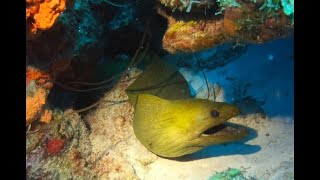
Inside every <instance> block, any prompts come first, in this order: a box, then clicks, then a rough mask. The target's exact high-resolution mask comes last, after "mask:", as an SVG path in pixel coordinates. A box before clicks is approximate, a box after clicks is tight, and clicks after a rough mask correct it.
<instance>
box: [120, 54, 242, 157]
mask: <svg viewBox="0 0 320 180" xmlns="http://www.w3.org/2000/svg"><path fill="white" fill-rule="evenodd" d="M126 92H127V94H128V96H129V99H130V102H131V103H132V104H133V105H134V109H135V111H134V119H133V129H134V133H135V135H136V137H137V139H138V140H139V141H140V142H141V144H143V145H144V146H145V147H146V148H147V149H148V150H150V151H151V152H153V153H154V154H157V155H159V156H162V157H179V156H183V155H186V154H191V153H193V152H196V151H199V150H201V149H203V148H205V147H206V146H210V145H214V144H219V143H226V142H230V141H235V140H239V139H241V138H243V137H245V136H246V135H247V131H246V129H245V128H244V127H240V128H239V126H237V127H235V125H233V126H232V125H231V124H230V123H226V121H227V120H228V119H230V118H232V117H234V116H236V115H238V114H239V109H238V108H237V107H236V106H234V105H231V104H227V103H223V102H213V101H210V100H204V99H193V98H192V97H191V96H190V91H189V90H188V86H187V83H186V82H185V79H184V78H183V76H182V75H181V74H180V73H179V72H178V71H176V70H174V69H173V68H171V67H170V66H167V65H166V64H165V63H163V62H162V61H159V60H158V61H156V62H155V63H153V64H152V65H150V67H149V68H147V69H146V70H145V71H144V72H143V73H142V74H141V76H140V77H139V78H138V79H137V80H136V81H135V82H134V83H133V84H132V85H130V86H129V87H128V89H127V91H126Z"/></svg>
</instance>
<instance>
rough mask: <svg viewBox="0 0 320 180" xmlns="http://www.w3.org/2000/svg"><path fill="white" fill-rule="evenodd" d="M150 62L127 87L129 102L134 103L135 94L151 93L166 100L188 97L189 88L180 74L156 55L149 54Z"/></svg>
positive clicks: (189, 95)
mask: <svg viewBox="0 0 320 180" xmlns="http://www.w3.org/2000/svg"><path fill="white" fill-rule="evenodd" d="M148 58H150V61H152V63H151V64H150V65H149V66H148V67H147V68H146V69H145V70H144V71H143V73H142V74H141V75H140V76H139V77H138V78H137V79H136V80H135V81H134V82H133V83H132V84H131V85H130V86H129V87H128V88H127V90H126V93H127V94H128V96H129V99H130V102H131V103H132V104H135V101H136V98H137V94H151V95H154V96H157V97H160V98H164V99H168V100H176V99H185V98H190V97H191V94H190V89H189V86H188V83H187V81H186V80H185V78H184V77H183V76H182V74H181V73H180V72H179V71H178V70H177V69H176V68H174V67H173V66H171V65H169V64H167V63H166V62H164V61H163V60H161V59H160V58H159V57H158V56H156V55H150V56H149V57H148Z"/></svg>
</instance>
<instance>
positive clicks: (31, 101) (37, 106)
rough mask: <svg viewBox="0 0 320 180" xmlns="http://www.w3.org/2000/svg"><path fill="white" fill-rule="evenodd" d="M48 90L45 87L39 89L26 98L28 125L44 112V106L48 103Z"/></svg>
mask: <svg viewBox="0 0 320 180" xmlns="http://www.w3.org/2000/svg"><path fill="white" fill-rule="evenodd" d="M46 98H47V92H46V91H45V90H44V89H38V90H37V91H36V92H35V94H34V95H33V96H27V98H26V125H29V124H31V123H32V122H33V121H35V120H36V119H37V118H38V117H39V116H40V114H41V112H42V107H43V106H44V105H45V103H46Z"/></svg>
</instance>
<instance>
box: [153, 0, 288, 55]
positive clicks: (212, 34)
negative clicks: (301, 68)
mask: <svg viewBox="0 0 320 180" xmlns="http://www.w3.org/2000/svg"><path fill="white" fill-rule="evenodd" d="M171 2H176V1H171ZM179 2H180V1H179ZM199 2H200V1H199ZM232 2H235V1H228V2H227V1H221V2H220V5H223V6H222V8H221V9H220V11H216V13H212V12H211V11H210V14H209V15H207V14H206V13H204V14H202V15H194V16H192V14H187V15H186V14H177V13H172V12H168V11H167V10H166V9H164V8H163V7H161V6H158V7H157V10H158V13H159V14H160V15H162V16H163V17H165V18H166V19H167V20H168V29H167V31H166V33H165V34H164V36H163V39H162V44H163V48H164V49H166V50H167V51H168V52H170V53H173V54H174V53H177V52H196V51H200V50H203V49H207V48H211V47H214V46H217V45H219V44H223V43H227V42H236V43H248V42H253V43H262V42H265V41H268V40H272V39H275V38H280V37H284V36H287V35H289V34H290V33H291V32H292V30H293V22H292V19H291V18H290V17H288V16H287V15H286V14H285V13H284V12H283V11H270V9H268V8H266V9H264V10H261V8H259V7H260V5H259V4H258V3H257V4H255V3H254V2H247V1H241V2H240V3H237V5H236V4H234V3H232ZM223 3H226V4H223Z"/></svg>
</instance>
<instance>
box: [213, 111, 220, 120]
mask: <svg viewBox="0 0 320 180" xmlns="http://www.w3.org/2000/svg"><path fill="white" fill-rule="evenodd" d="M219 114H220V113H219V111H217V110H212V111H211V116H212V117H214V118H216V117H219Z"/></svg>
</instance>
